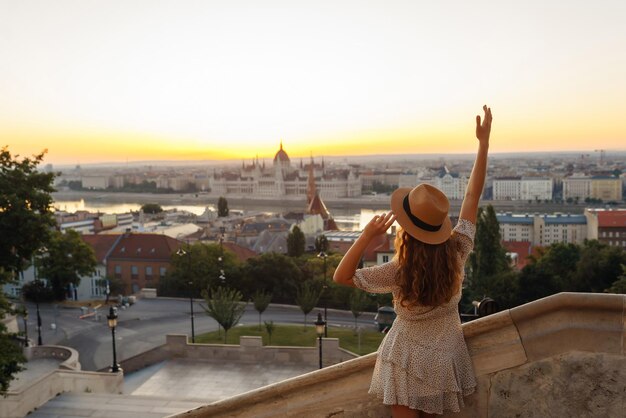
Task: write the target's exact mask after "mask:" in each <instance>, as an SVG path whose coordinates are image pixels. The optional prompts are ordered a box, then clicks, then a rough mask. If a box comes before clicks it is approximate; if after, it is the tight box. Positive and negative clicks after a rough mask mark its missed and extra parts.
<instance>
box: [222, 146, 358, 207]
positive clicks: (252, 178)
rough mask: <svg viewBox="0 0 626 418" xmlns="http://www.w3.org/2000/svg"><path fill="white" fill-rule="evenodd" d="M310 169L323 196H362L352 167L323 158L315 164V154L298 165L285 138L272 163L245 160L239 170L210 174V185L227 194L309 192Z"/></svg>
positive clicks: (271, 194) (287, 194) (283, 194)
mask: <svg viewBox="0 0 626 418" xmlns="http://www.w3.org/2000/svg"><path fill="white" fill-rule="evenodd" d="M310 172H312V173H313V175H314V177H315V183H316V184H317V188H318V190H319V193H320V196H321V197H323V198H341V197H358V196H361V191H362V185H361V179H360V178H359V176H358V175H357V174H356V173H355V172H354V171H353V170H352V169H336V170H331V169H329V168H327V167H326V166H325V164H324V162H323V161H322V163H321V164H315V162H314V161H313V159H312V158H311V161H310V163H309V164H304V163H303V162H302V161H301V162H300V165H299V167H298V166H294V165H292V164H291V160H290V159H289V156H288V155H287V152H286V151H285V150H284V149H283V145H282V142H281V144H280V149H279V150H278V152H277V153H276V155H275V156H274V160H273V162H272V165H271V166H270V167H266V165H265V162H263V163H260V162H259V160H258V158H257V159H256V160H254V161H253V162H252V164H251V165H246V164H245V163H243V164H242V167H241V168H240V169H239V170H237V171H235V172H228V171H224V172H221V173H217V172H215V173H214V174H213V176H212V177H211V178H210V185H211V191H212V192H213V193H217V194H220V195H225V196H226V195H231V194H234V195H252V196H260V197H283V196H306V195H307V186H308V184H309V173H310Z"/></svg>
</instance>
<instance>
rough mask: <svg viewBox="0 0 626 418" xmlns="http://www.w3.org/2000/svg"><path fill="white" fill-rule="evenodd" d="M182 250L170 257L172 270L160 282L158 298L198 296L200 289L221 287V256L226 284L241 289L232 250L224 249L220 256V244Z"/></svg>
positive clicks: (237, 264) (196, 244)
mask: <svg viewBox="0 0 626 418" xmlns="http://www.w3.org/2000/svg"><path fill="white" fill-rule="evenodd" d="M182 250H183V251H179V252H177V253H174V254H173V255H172V259H171V263H172V267H171V268H170V269H169V270H168V272H167V274H166V276H165V277H164V278H163V279H162V280H160V281H159V288H158V293H159V295H160V296H172V297H189V295H190V292H191V294H192V295H193V296H194V297H198V296H200V295H201V290H202V289H209V288H213V287H217V286H220V285H222V284H223V283H222V282H221V281H220V279H219V276H220V263H219V262H218V259H219V257H222V260H223V261H222V263H223V264H222V265H223V269H224V275H225V276H226V278H227V282H228V284H229V285H230V286H232V287H236V288H239V289H240V290H241V286H240V283H239V281H240V273H239V271H240V266H239V262H238V261H237V258H236V257H235V254H233V253H232V252H231V251H228V250H226V249H225V250H224V252H223V255H222V249H221V248H220V246H219V245H217V244H203V243H195V244H192V245H184V246H183V247H182ZM189 282H191V283H192V284H191V285H190V284H189ZM248 296H249V295H248Z"/></svg>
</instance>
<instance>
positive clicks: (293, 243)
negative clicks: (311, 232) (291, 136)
mask: <svg viewBox="0 0 626 418" xmlns="http://www.w3.org/2000/svg"><path fill="white" fill-rule="evenodd" d="M305 245H306V239H305V237H304V233H303V232H302V230H301V229H300V228H299V227H298V226H297V225H296V226H294V227H293V229H292V230H291V232H290V233H289V235H288V236H287V255H289V257H300V256H301V255H302V254H304V247H305Z"/></svg>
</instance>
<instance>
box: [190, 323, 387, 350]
mask: <svg viewBox="0 0 626 418" xmlns="http://www.w3.org/2000/svg"><path fill="white" fill-rule="evenodd" d="M240 336H250V337H254V336H256V337H263V345H270V343H269V336H268V335H267V331H266V330H265V327H263V328H262V330H259V326H258V325H246V326H237V327H235V328H232V329H230V330H229V331H228V341H227V344H239V337H240ZM328 337H329V338H339V346H340V347H341V348H344V349H346V350H349V351H352V352H353V353H356V354H361V355H363V354H369V353H372V352H374V351H376V350H378V346H379V345H380V342H381V341H382V339H383V337H384V335H383V334H382V333H380V332H376V331H369V330H368V331H361V349H360V350H359V336H358V334H357V333H356V332H355V331H354V328H339V327H329V328H328ZM316 339H317V334H316V333H315V328H314V327H313V326H311V325H309V326H307V327H306V329H305V328H304V326H302V325H280V324H275V325H274V331H273V332H272V343H271V345H288V346H298V347H315V346H316V345H317V344H316ZM196 343H202V344H223V343H224V330H221V331H220V334H219V335H218V332H217V331H214V332H209V333H206V334H202V335H197V336H196Z"/></svg>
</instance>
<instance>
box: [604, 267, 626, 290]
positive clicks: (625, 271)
mask: <svg viewBox="0 0 626 418" xmlns="http://www.w3.org/2000/svg"><path fill="white" fill-rule="evenodd" d="M607 292H608V293H618V294H621V295H626V265H622V275H621V276H620V277H619V279H617V280H615V281H614V282H613V284H612V285H611V287H609V288H608V289H607Z"/></svg>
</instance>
